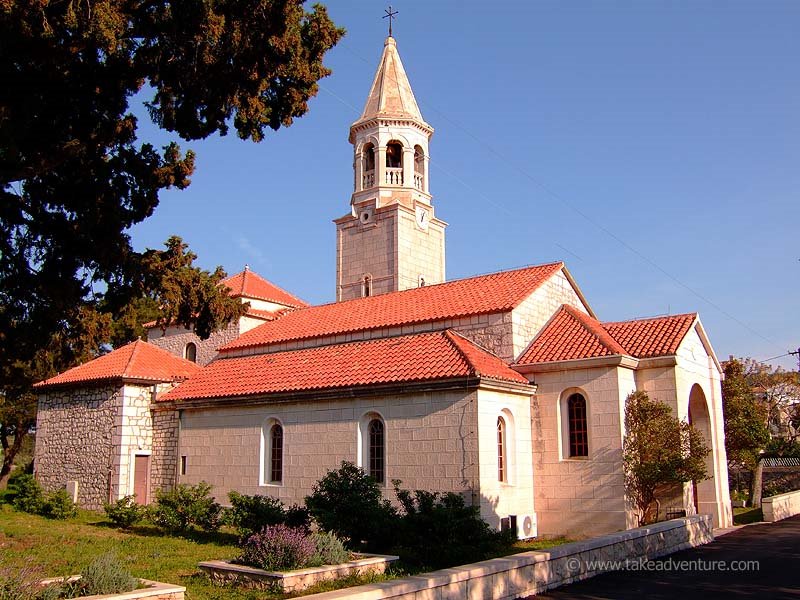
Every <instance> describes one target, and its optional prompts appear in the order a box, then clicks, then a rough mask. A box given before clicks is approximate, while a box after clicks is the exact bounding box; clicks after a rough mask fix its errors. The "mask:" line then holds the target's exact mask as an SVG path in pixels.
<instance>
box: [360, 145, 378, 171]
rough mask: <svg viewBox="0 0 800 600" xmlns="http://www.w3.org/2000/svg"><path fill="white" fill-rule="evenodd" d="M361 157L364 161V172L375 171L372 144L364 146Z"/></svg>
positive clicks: (373, 147)
mask: <svg viewBox="0 0 800 600" xmlns="http://www.w3.org/2000/svg"><path fill="white" fill-rule="evenodd" d="M361 155H362V157H363V160H364V172H365V173H366V172H368V171H374V170H375V146H374V145H373V144H372V143H368V144H364V148H363V149H362V150H361Z"/></svg>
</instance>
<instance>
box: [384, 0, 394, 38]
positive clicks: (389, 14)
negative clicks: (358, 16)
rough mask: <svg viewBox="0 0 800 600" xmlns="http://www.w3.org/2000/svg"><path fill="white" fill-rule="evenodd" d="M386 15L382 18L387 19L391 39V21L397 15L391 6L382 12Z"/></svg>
mask: <svg viewBox="0 0 800 600" xmlns="http://www.w3.org/2000/svg"><path fill="white" fill-rule="evenodd" d="M383 12H385V13H386V14H385V15H384V16H383V18H384V19H389V37H392V21H393V20H394V16H395V15H396V14H398V11H396V10H395V11H392V5H391V4H390V5H389V8H388V9H386V10H384V11H383Z"/></svg>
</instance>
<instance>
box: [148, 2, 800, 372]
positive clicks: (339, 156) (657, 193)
mask: <svg viewBox="0 0 800 600" xmlns="http://www.w3.org/2000/svg"><path fill="white" fill-rule="evenodd" d="M325 4H326V5H327V6H328V9H329V12H330V14H331V16H332V18H333V19H334V21H335V22H336V23H337V24H339V25H341V26H343V27H345V28H346V29H347V36H346V37H345V38H344V39H343V40H342V42H341V43H340V44H339V45H338V46H337V47H336V48H334V49H333V50H332V51H331V52H330V53H329V54H328V56H327V58H326V64H327V65H328V66H329V67H330V68H331V69H333V74H332V75H331V76H330V77H328V78H326V79H324V80H323V81H322V82H321V90H320V93H319V95H318V96H317V97H316V98H315V99H313V100H312V101H311V105H310V106H311V109H310V112H309V113H308V114H307V115H306V116H305V117H303V118H301V119H299V120H297V121H296V122H295V124H294V125H293V126H292V127H290V128H288V129H285V130H281V131H280V132H277V133H273V134H270V135H269V136H268V137H267V138H266V140H265V141H264V142H262V143H260V144H253V143H251V142H243V141H241V140H239V139H238V138H237V137H236V136H235V135H228V136H227V137H224V138H220V137H214V138H210V139H208V140H204V141H202V142H191V143H185V142H182V146H183V147H184V148H192V149H193V150H195V152H197V154H198V161H197V172H196V174H195V176H194V178H193V183H192V185H191V186H190V188H189V189H187V190H185V191H182V192H178V191H175V192H167V193H164V194H163V195H162V200H161V204H160V206H159V208H158V209H157V211H156V213H155V215H154V216H153V217H151V218H150V219H148V220H147V221H146V222H144V223H142V224H140V225H138V226H136V227H135V228H134V229H133V231H132V238H133V242H134V245H135V246H136V247H137V248H138V249H142V248H145V247H160V245H161V244H162V243H163V242H164V240H166V238H167V237H168V236H169V235H171V234H178V235H180V236H182V237H183V238H184V239H185V240H186V241H187V242H188V243H189V245H190V246H191V248H192V249H193V250H194V251H195V252H196V253H197V254H198V255H199V260H198V262H199V264H200V265H202V266H203V267H206V268H209V269H211V268H213V267H215V266H216V265H218V264H219V265H222V266H223V267H224V268H225V269H226V270H227V271H228V273H231V274H232V273H235V272H237V271H239V270H241V268H242V267H243V266H244V264H245V263H249V264H250V265H251V267H252V268H253V269H254V270H255V271H257V272H258V273H260V274H261V275H263V276H265V277H266V278H268V279H270V280H272V281H274V282H275V283H277V284H278V285H281V286H282V287H285V288H286V289H288V290H289V291H291V292H293V293H295V294H297V295H299V296H300V297H302V298H304V299H306V300H307V301H309V302H312V303H321V302H329V301H332V300H333V299H334V284H335V243H334V241H335V226H334V225H333V223H332V222H331V221H332V220H333V219H335V218H337V217H339V216H341V215H343V214H345V213H346V212H347V211H348V203H349V200H350V194H351V193H352V180H353V173H352V147H351V146H350V145H349V144H348V142H347V135H348V128H349V126H350V124H351V123H352V122H353V121H354V120H355V119H356V118H357V117H358V114H359V113H360V111H361V108H362V106H363V103H364V101H365V99H366V95H367V92H368V91H369V86H370V84H371V82H372V77H373V74H374V71H375V68H376V66H377V63H378V59H379V57H380V53H381V50H382V47H383V40H384V38H385V36H386V22H385V21H384V20H382V19H381V18H380V17H381V15H382V14H383V10H384V8H385V5H384V4H382V3H379V2H375V1H367V0H332V1H330V2H327V3H325ZM393 6H394V7H395V9H396V10H398V11H399V15H398V18H397V21H396V22H395V26H394V35H395V38H396V40H397V44H398V49H399V51H400V55H401V57H402V59H403V63H404V65H405V68H406V71H407V73H408V75H409V79H410V80H411V85H412V87H413V89H414V92H415V95H416V98H417V101H418V103H419V105H420V109H421V110H422V114H423V116H424V117H425V119H426V120H427V121H428V122H429V123H430V124H431V125H432V126H433V127H434V128H435V130H436V132H435V134H434V137H433V140H432V142H431V147H430V153H431V173H430V178H431V191H432V193H433V196H434V199H433V202H434V204H435V206H436V212H437V216H439V217H440V218H442V219H444V220H445V221H447V222H448V223H449V224H450V226H449V227H448V230H447V276H448V278H449V279H455V278H459V277H465V276H469V275H474V274H478V273H487V272H491V271H497V270H501V269H508V268H513V267H518V266H522V265H526V264H535V263H541V262H548V261H552V260H564V261H565V262H566V263H567V266H568V268H569V269H570V271H571V272H572V274H573V275H574V276H575V278H576V280H577V281H578V283H579V285H580V286H581V288H582V290H583V292H584V293H585V295H586V296H587V298H588V300H589V302H590V304H591V305H592V307H593V308H594V310H595V312H596V313H597V315H598V317H599V318H600V319H601V320H620V319H627V318H633V317H640V316H651V315H659V314H667V313H672V314H675V313H680V312H689V311H699V312H700V316H701V319H702V321H703V323H704V325H705V327H706V330H707V331H708V333H709V335H710V337H711V341H712V343H713V344H714V346H715V349H716V351H717V354H718V355H719V357H720V358H721V359H724V358H727V356H728V355H729V354H734V355H737V356H753V357H756V358H759V359H766V358H770V357H773V356H777V355H779V354H783V353H785V352H786V351H787V350H788V349H789V348H797V347H798V346H800V319H799V318H798V309H799V308H800V302H799V301H798V298H800V235H798V225H800V35H798V31H800V3H798V2H795V1H790V0H786V1H783V2H779V1H764V2H756V1H750V2H741V1H728V2H721V1H720V2H704V1H699V0H698V1H691V2H689V1H683V2H656V1H651V0H648V1H639V2H617V1H615V2H612V1H610V0H609V1H597V2H570V3H567V2H541V1H525V2H522V1H509V2H504V3H502V4H497V3H490V2H477V1H474V0H461V1H459V2H456V1H450V0H436V1H431V2H422V1H420V0H415V1H411V0H393ZM498 6H501V7H502V8H498ZM137 112H138V113H139V114H140V115H141V120H140V124H141V127H140V138H141V139H142V140H147V141H153V142H156V143H159V144H163V143H165V142H166V141H167V140H168V139H170V138H169V136H167V135H165V134H164V133H163V132H159V131H157V130H156V129H155V128H154V127H153V126H152V125H150V124H149V123H148V122H147V118H146V116H144V111H141V110H137ZM772 362H773V364H781V365H783V366H785V367H791V366H793V365H795V362H794V359H791V358H789V357H784V358H782V359H779V360H775V361H772Z"/></svg>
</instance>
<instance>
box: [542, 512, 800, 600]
mask: <svg viewBox="0 0 800 600" xmlns="http://www.w3.org/2000/svg"><path fill="white" fill-rule="evenodd" d="M669 558H672V560H673V561H679V560H696V559H701V560H703V561H705V563H697V564H699V565H702V566H704V567H707V566H708V562H709V561H725V562H726V564H727V565H728V566H729V567H730V566H732V562H733V561H742V560H747V561H750V560H756V561H758V570H749V571H739V572H730V571H727V572H726V571H723V570H720V569H716V570H710V571H709V570H703V571H700V570H693V571H680V570H672V571H650V572H644V571H618V572H615V573H609V574H606V575H600V576H598V577H593V578H592V579H587V580H584V581H581V582H579V583H575V584H572V585H568V586H564V587H562V588H558V589H556V590H552V591H550V592H548V593H547V594H542V595H541V596H536V598H559V599H563V600H566V599H574V600H601V599H606V598H608V599H613V600H624V599H628V598H630V599H635V600H650V599H661V598H665V599H666V598H669V599H672V598H678V599H679V600H691V599H695V598H697V599H702V600H709V599H711V598H729V599H731V600H749V599H751V598H752V599H756V598H758V599H759V600H762V599H764V600H767V599H769V600H771V599H773V598H774V599H781V598H786V599H793V600H798V599H800V516H796V517H792V518H791V519H785V520H783V521H779V522H777V523H763V524H759V525H749V526H747V527H743V528H741V529H739V530H737V531H734V532H732V533H729V534H727V535H724V536H721V537H719V538H717V540H716V541H714V542H713V543H711V544H707V545H705V546H700V547H699V548H694V549H692V550H685V551H683V552H678V553H676V554H673V555H672V556H671V557H666V558H664V559H662V560H663V561H668V560H669Z"/></svg>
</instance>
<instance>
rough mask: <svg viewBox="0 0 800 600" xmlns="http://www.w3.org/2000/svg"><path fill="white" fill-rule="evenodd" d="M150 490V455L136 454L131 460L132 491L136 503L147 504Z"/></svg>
mask: <svg viewBox="0 0 800 600" xmlns="http://www.w3.org/2000/svg"><path fill="white" fill-rule="evenodd" d="M149 491H150V457H149V456H140V455H136V456H135V457H134V462H133V493H134V494H136V502H137V503H138V504H147V503H148V501H149V497H148V496H149Z"/></svg>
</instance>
